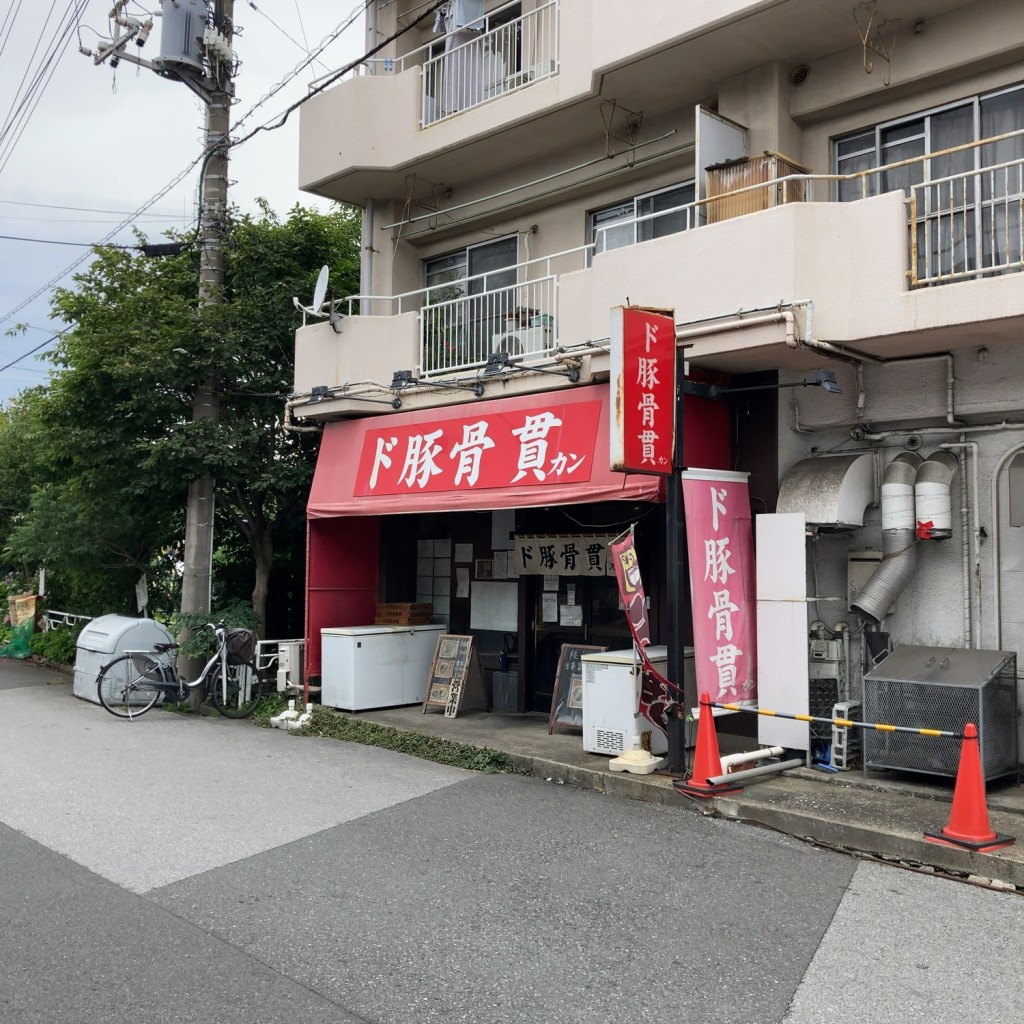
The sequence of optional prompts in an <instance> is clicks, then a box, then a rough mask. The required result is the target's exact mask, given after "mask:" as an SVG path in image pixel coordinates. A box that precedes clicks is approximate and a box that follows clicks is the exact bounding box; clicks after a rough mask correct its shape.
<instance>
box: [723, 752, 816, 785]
mask: <svg viewBox="0 0 1024 1024" xmlns="http://www.w3.org/2000/svg"><path fill="white" fill-rule="evenodd" d="M804 763H805V762H804V759H803V758H802V757H794V758H793V759H792V760H791V761H778V762H777V763H776V764H763V765H761V766H760V767H759V768H748V769H747V770H746V771H744V772H733V773H732V774H731V775H716V776H715V777H714V778H713V779H708V780H707V783H708V785H709V786H717V785H718V784H719V783H722V782H740V781H741V780H743V779H753V778H756V777H757V776H758V775H773V774H775V773H776V772H784V771H786V770H788V769H789V768H802V767H803V766H804Z"/></svg>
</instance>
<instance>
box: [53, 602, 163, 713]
mask: <svg viewBox="0 0 1024 1024" xmlns="http://www.w3.org/2000/svg"><path fill="white" fill-rule="evenodd" d="M173 642H174V637H172V636H171V634H170V633H168V632H167V630H166V629H165V628H164V627H163V626H162V625H161V624H160V623H159V622H154V621H153V619H133V618H132V617H131V616H129V615H101V616H100V617H99V618H98V619H93V620H92V621H91V622H90V623H89V624H88V625H87V626H86V627H85V629H83V630H82V632H81V633H79V634H78V642H77V643H76V644H75V682H74V687H73V689H72V692H73V693H74V695H75V696H76V697H81V698H82V699H83V700H91V701H92V702H93V704H98V703H99V699H98V698H97V696H96V676H97V675H99V671H100V668H101V667H102V666H103V665H105V664H106V663H107V662H108V661H113V660H114V658H116V657H117V656H118V655H119V654H120V653H121V652H122V651H149V650H152V649H153V645H154V644H169V643H173Z"/></svg>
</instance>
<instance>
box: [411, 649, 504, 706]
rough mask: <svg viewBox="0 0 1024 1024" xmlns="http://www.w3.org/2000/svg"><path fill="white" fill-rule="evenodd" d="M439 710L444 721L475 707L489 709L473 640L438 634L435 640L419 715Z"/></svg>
mask: <svg viewBox="0 0 1024 1024" xmlns="http://www.w3.org/2000/svg"><path fill="white" fill-rule="evenodd" d="M438 708H440V709H442V710H443V711H444V716H445V718H455V716H456V715H458V713H459V712H460V711H471V710H473V709H476V708H487V709H488V710H490V702H489V701H488V699H487V688H486V686H485V685H484V673H483V669H482V668H481V667H480V655H479V654H478V653H477V649H476V637H474V636H457V635H456V634H454V633H442V634H441V635H440V636H439V637H438V638H437V647H436V648H435V649H434V660H433V661H432V662H431V663H430V678H429V679H428V680H427V693H426V696H425V697H424V698H423V713H424V714H426V713H427V711H428V710H434V709H438Z"/></svg>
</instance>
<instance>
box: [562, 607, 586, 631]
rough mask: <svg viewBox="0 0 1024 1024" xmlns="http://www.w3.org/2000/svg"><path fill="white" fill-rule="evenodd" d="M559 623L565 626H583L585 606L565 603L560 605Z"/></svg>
mask: <svg viewBox="0 0 1024 1024" xmlns="http://www.w3.org/2000/svg"><path fill="white" fill-rule="evenodd" d="M559 612H560V615H559V619H558V621H559V623H560V624H561V625H563V626H582V625H583V607H582V605H578V604H563V605H561V606H560V607H559Z"/></svg>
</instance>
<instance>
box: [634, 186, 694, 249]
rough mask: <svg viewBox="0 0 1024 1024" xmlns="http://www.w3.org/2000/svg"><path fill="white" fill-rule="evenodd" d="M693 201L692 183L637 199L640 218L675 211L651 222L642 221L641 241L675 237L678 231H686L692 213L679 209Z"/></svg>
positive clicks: (639, 236) (654, 218)
mask: <svg viewBox="0 0 1024 1024" xmlns="http://www.w3.org/2000/svg"><path fill="white" fill-rule="evenodd" d="M693 200H694V187H693V184H692V183H690V184H688V185H677V186H676V187H675V188H669V189H665V191H664V192H656V193H654V194H653V195H649V196H641V197H640V198H639V199H637V201H636V213H637V216H638V217H643V216H646V215H648V214H654V213H660V212H661V211H662V210H675V212H674V213H667V214H665V215H664V216H663V217H653V218H652V219H651V220H645V221H641V222H640V223H639V224H637V233H638V238H639V241H641V242H646V241H647V240H648V239H651V238H663V237H664V236H665V235H673V234H675V233H676V232H677V231H685V230H686V229H687V227H689V223H688V215H689V213H690V211H688V210H680V209H678V207H680V206H686V205H687V204H688V203H692V202H693Z"/></svg>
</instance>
